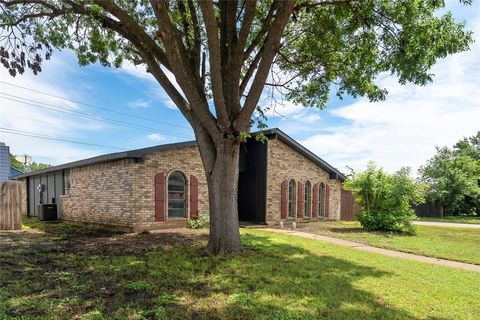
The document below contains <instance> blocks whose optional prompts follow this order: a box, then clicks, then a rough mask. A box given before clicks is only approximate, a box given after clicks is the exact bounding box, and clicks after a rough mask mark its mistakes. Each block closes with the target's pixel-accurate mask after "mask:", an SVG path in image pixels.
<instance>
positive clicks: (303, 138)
mask: <svg viewBox="0 0 480 320" xmlns="http://www.w3.org/2000/svg"><path fill="white" fill-rule="evenodd" d="M447 3H448V7H449V9H452V10H453V12H454V15H455V17H456V18H457V19H458V20H459V21H465V22H466V23H467V28H468V29H470V30H473V31H474V32H475V35H474V37H475V39H476V43H475V44H473V45H472V48H471V50H470V51H469V52H465V53H460V54H457V55H454V56H450V57H447V58H446V59H443V60H441V61H439V63H438V64H437V65H436V66H435V67H434V69H433V73H434V74H435V75H436V77H435V79H434V82H433V83H432V84H430V85H428V86H425V87H414V86H411V85H407V86H400V85H399V84H398V83H397V82H396V80H395V79H394V78H392V77H390V76H387V75H382V76H381V77H379V79H378V82H379V83H380V84H381V85H384V86H385V87H386V88H387V89H388V91H389V96H388V97H387V100H386V101H383V102H379V103H369V102H368V101H367V100H366V99H362V98H360V99H358V100H354V99H352V98H348V97H347V98H346V99H344V100H342V101H340V100H338V99H336V98H332V99H331V101H330V102H329V103H328V105H327V109H326V110H322V111H319V110H314V109H306V108H303V107H301V106H296V105H293V104H291V103H288V102H285V103H284V105H283V106H278V107H277V108H276V111H277V112H278V113H271V114H270V116H269V121H268V124H269V126H270V127H279V128H280V129H282V130H283V131H285V132H286V133H287V134H289V135H291V136H292V137H293V138H295V139H297V140H298V141H299V142H301V143H302V144H304V145H305V146H306V147H308V148H309V149H310V150H312V151H313V152H315V153H316V154H318V155H319V156H320V157H322V158H323V159H325V160H326V161H328V162H330V163H331V164H332V165H334V166H336V167H337V168H339V169H340V170H342V171H345V170H346V168H345V166H347V165H348V166H350V167H353V168H355V169H362V168H363V167H364V166H365V164H366V163H367V161H368V160H374V161H376V162H377V163H378V164H379V165H381V166H383V167H385V168H386V169H387V170H389V171H394V170H397V169H399V168H400V167H402V166H411V167H412V168H413V169H414V171H415V170H416V169H417V168H418V166H420V165H422V164H423V163H425V161H426V160H427V159H428V158H430V157H431V156H432V155H433V154H434V152H435V149H434V146H435V145H451V144H453V143H455V141H457V140H458V139H460V138H462V137H464V136H470V135H473V134H475V132H476V131H478V130H480V3H479V2H478V1H477V2H476V3H475V4H474V5H473V6H471V7H462V6H460V5H459V4H458V1H453V0H452V1H447ZM43 69H44V71H43V72H42V73H40V75H38V76H33V75H32V74H27V73H26V74H25V75H23V76H17V77H16V78H12V77H10V76H9V75H8V74H7V72H6V70H4V69H3V68H1V69H0V80H1V81H3V82H8V83H11V84H14V85H15V86H11V85H7V84H4V83H0V92H1V93H2V94H0V127H4V128H10V129H14V130H17V131H23V132H30V133H35V134H42V135H45V136H49V137H56V138H61V139H65V140H72V141H80V142H85V143H90V144H96V145H102V146H104V147H99V146H90V145H81V144H73V143H69V142H65V141H51V140H43V139H37V138H33V137H27V136H20V135H14V134H9V133H4V132H0V141H3V142H6V143H7V145H9V146H10V148H11V151H12V152H13V153H16V154H29V155H31V156H32V157H33V158H34V160H35V161H37V162H48V163H52V164H60V163H64V162H68V161H73V160H78V159H82V158H86V157H91V156H95V155H99V154H104V153H110V152H116V151H120V150H122V149H134V148H141V147H145V146H151V145H157V144H163V143H170V142H176V141H184V140H191V139H193V134H192V131H191V129H190V128H189V127H188V123H187V122H186V121H185V120H184V119H183V117H182V115H181V114H180V112H179V111H178V110H176V108H175V107H174V105H173V104H172V103H171V101H170V100H169V99H168V97H167V96H166V95H165V93H164V92H163V90H162V89H161V88H160V87H159V86H158V84H156V82H154V81H153V79H152V78H151V77H150V75H148V74H147V73H145V72H144V70H143V68H142V67H141V66H140V67H138V68H136V67H134V66H132V65H126V66H125V68H123V69H110V68H104V67H102V66H99V65H90V66H87V67H79V66H78V64H77V62H76V58H75V56H74V55H73V54H72V53H70V52H68V51H62V52H58V51H57V52H55V53H54V55H53V57H52V60H50V61H48V62H46V63H45V64H44V66H43ZM19 86H20V87H25V88H29V89H34V90H36V91H39V92H44V93H48V94H50V95H43V94H40V93H37V92H32V91H30V90H26V89H23V88H20V87H19ZM51 95H53V96H60V97H65V98H67V99H68V100H62V99H58V98H55V97H52V96H51ZM25 99H29V100H30V101H27V100H25ZM12 100H17V101H12ZM19 101H24V102H28V103H30V104H25V103H21V102H19ZM72 101H76V102H72ZM77 102H81V103H77ZM82 103H83V104H82ZM32 104H36V105H37V106H33V105H32ZM85 104H90V105H94V106H98V107H102V108H108V109H112V110H115V111H116V112H121V113H127V114H129V115H131V116H125V115H122V114H119V113H116V112H109V111H106V110H103V109H99V108H94V107H91V106H88V105H85ZM38 105H41V106H42V107H38ZM52 108H55V109H61V110H67V112H58V111H54V110H52ZM70 112H74V113H70ZM75 112H81V113H83V114H84V115H86V117H87V118H81V117H78V116H77V115H78V114H75ZM280 114H281V116H280ZM95 119H100V120H106V121H97V120H95ZM132 126H134V127H135V128H132ZM107 146H108V147H107ZM113 147H114V148H113Z"/></svg>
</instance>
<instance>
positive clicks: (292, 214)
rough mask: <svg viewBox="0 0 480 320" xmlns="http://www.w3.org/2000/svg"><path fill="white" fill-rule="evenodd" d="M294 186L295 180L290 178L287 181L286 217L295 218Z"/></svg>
mask: <svg viewBox="0 0 480 320" xmlns="http://www.w3.org/2000/svg"><path fill="white" fill-rule="evenodd" d="M296 199H297V197H296V188H295V180H293V179H292V180H290V181H289V182H288V217H289V218H295V205H296V203H297V201H296Z"/></svg>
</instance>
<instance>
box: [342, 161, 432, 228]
mask: <svg viewBox="0 0 480 320" xmlns="http://www.w3.org/2000/svg"><path fill="white" fill-rule="evenodd" d="M345 188H347V189H348V190H349V191H351V192H352V193H353V195H354V196H355V200H356V201H357V203H358V204H359V206H360V212H359V214H358V216H357V219H358V221H359V222H360V224H361V225H362V227H363V228H365V229H367V230H372V231H373V230H375V231H394V232H406V233H414V232H415V227H414V225H413V223H412V222H413V220H415V218H416V216H415V211H414V210H413V208H412V205H415V204H421V203H423V202H424V197H423V194H424V187H423V185H422V184H419V183H417V182H416V181H415V180H414V179H412V178H411V177H410V169H409V168H402V169H400V170H399V171H397V172H395V173H394V174H389V173H387V172H385V171H384V170H383V169H382V168H378V167H377V166H376V165H375V163H373V162H369V164H368V166H367V169H366V170H365V171H362V172H357V173H353V175H352V176H351V178H350V179H349V180H347V181H346V183H345Z"/></svg>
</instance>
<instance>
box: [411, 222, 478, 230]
mask: <svg viewBox="0 0 480 320" xmlns="http://www.w3.org/2000/svg"><path fill="white" fill-rule="evenodd" d="M413 223H414V224H418V225H423V226H435V227H454V228H475V229H476V228H478V229H480V224H473V223H454V222H433V221H414V222H413Z"/></svg>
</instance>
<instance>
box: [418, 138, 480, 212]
mask: <svg viewBox="0 0 480 320" xmlns="http://www.w3.org/2000/svg"><path fill="white" fill-rule="evenodd" d="M419 175H420V179H421V180H422V181H424V182H426V183H427V184H428V186H429V189H428V192H427V198H428V199H429V200H430V201H438V202H440V203H441V204H442V206H443V207H444V208H445V211H446V213H447V214H449V215H460V214H462V215H463V214H477V215H480V131H479V132H477V134H476V135H474V136H472V137H469V138H463V139H461V140H460V141H458V142H457V143H456V144H455V145H454V146H453V148H448V147H441V148H440V147H437V154H436V155H435V156H433V157H432V158H431V159H430V160H428V161H427V164H426V165H424V166H422V167H421V168H420V169H419Z"/></svg>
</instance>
